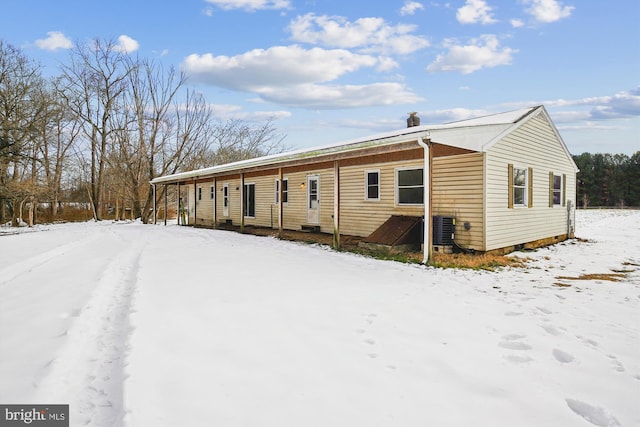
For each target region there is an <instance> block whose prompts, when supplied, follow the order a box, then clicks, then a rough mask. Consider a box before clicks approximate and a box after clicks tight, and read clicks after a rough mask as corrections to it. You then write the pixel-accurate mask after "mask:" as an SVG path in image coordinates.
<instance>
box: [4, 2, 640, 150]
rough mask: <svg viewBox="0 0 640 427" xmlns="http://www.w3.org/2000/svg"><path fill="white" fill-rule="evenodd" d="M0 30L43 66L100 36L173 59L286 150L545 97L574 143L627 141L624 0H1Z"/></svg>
mask: <svg viewBox="0 0 640 427" xmlns="http://www.w3.org/2000/svg"><path fill="white" fill-rule="evenodd" d="M0 5H1V6H2V7H1V9H0V10H1V11H2V13H0V38H2V39H3V40H4V41H5V42H8V43H10V44H12V45H14V46H16V47H18V48H21V49H22V51H23V52H24V53H25V54H26V55H27V56H28V57H30V58H32V59H34V60H37V61H39V62H40V63H41V64H42V65H43V66H44V67H45V73H46V74H51V75H53V74H56V73H57V69H56V67H57V64H59V63H61V62H66V61H67V60H68V57H69V49H70V48H71V47H72V45H73V44H74V43H84V42H87V41H89V40H90V39H92V38H101V39H112V40H115V41H118V43H120V45H121V47H122V49H123V50H125V51H127V52H130V53H131V54H134V55H140V56H141V57H146V58H153V59H156V60H157V61H160V62H162V63H163V64H166V65H174V66H176V67H179V68H180V69H183V70H184V71H185V72H187V73H188V75H189V76H190V80H189V86H190V88H192V89H195V90H197V91H200V92H202V93H204V94H205V96H206V98H207V100H208V101H209V102H210V103H211V105H212V107H213V109H214V111H215V112H216V115H217V116H218V117H219V118H220V119H222V120H225V119H229V118H237V119H242V120H246V121H250V122H253V121H262V120H265V119H266V118H271V119H273V124H274V126H275V127H276V128H277V129H278V131H279V132H280V133H282V134H284V135H286V136H287V137H286V143H287V145H288V146H289V147H291V148H303V147H309V146H315V145H322V144H327V143H333V142H339V141H342V140H348V139H351V138H356V137H361V136H366V135H370V134H375V133H379V132H384V131H390V130H396V129H399V128H402V127H405V126H406V121H405V120H406V117H407V114H408V113H409V112H411V111H416V112H418V115H419V116H420V117H421V120H422V124H430V123H444V122H449V121H454V120H460V119H465V118H469V117H474V116H479V115H484V114H491V113H496V112H502V111H508V110H513V109H517V108H522V107H528V106H533V105H538V104H544V105H545V106H546V107H547V109H548V110H549V113H550V115H551V117H552V119H553V120H554V122H555V123H556V126H557V127H558V129H559V130H560V133H561V135H562V137H563V139H564V140H565V142H566V144H567V146H568V147H569V150H570V151H571V152H572V153H573V154H580V153H582V152H592V153H595V152H609V153H625V154H632V153H634V152H635V151H638V150H640V28H639V22H638V19H639V17H640V2H639V1H637V0H612V1H602V0H580V1H578V0H513V1H504V0H457V1H448V2H443V1H426V0H425V1H417V0H398V1H395V0H385V1H371V0H367V1H364V0H300V1H298V0H181V1H177V0H174V1H166V0H165V1H156V2H152V1H135V0H126V1H123V0H111V1H109V2H108V3H103V2H97V1H89V0H84V1H80V0H56V1H49V0H0Z"/></svg>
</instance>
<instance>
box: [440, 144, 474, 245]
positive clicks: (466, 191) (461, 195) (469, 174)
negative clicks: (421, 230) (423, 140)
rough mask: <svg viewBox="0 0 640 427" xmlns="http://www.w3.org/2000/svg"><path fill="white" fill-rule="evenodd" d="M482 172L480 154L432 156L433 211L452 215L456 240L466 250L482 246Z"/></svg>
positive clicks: (443, 214)
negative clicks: (466, 226) (466, 224)
mask: <svg viewBox="0 0 640 427" xmlns="http://www.w3.org/2000/svg"><path fill="white" fill-rule="evenodd" d="M483 172H484V155H483V154H482V153H472V154H462V155H457V156H446V157H435V158H434V159H433V167H432V196H431V197H432V199H431V211H432V214H433V215H442V216H450V217H454V218H455V219H456V226H455V240H456V243H458V244H459V245H461V246H462V247H464V248H468V249H475V250H483V248H484V221H483V215H484V208H483V200H484V181H483ZM465 223H468V228H465V226H464V225H465Z"/></svg>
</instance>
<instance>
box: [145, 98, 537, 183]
mask: <svg viewBox="0 0 640 427" xmlns="http://www.w3.org/2000/svg"><path fill="white" fill-rule="evenodd" d="M535 111H544V107H542V106H535V107H530V108H524V109H520V110H514V111H508V112H504V113H499V114H492V115H488V116H483V117H477V118H472V119H468V120H461V121H456V122H451V123H445V124H439V125H421V126H413V127H409V128H404V129H400V130H396V131H392V132H386V133H381V134H377V135H372V136H367V137H362V138H356V139H352V140H348V141H341V142H338V143H334V144H329V145H324V146H321V147H314V148H304V149H300V150H295V151H289V152H286V153H280V154H273V155H269V156H263V157H257V158H254V159H248V160H241V161H238V162H233V163H227V164H224V165H217V166H212V167H208V168H203V169H197V170H192V171H187V172H181V173H176V174H172V175H165V176H161V177H157V178H155V179H153V180H152V181H151V184H161V183H168V182H178V181H184V180H190V179H195V178H199V177H206V176H212V175H216V174H220V173H226V172H233V171H241V170H243V169H247V168H254V167H260V166H269V165H273V166H275V165H278V164H281V163H286V162H289V161H293V160H301V159H306V158H309V159H311V158H317V157H322V156H327V155H331V154H338V153H348V152H350V151H357V150H362V149H365V148H373V147H382V146H386V145H392V144H399V143H402V142H409V141H412V140H419V139H422V138H429V139H430V140H431V141H432V142H435V143H439V144H444V145H449V146H452V147H457V148H464V149H467V150H471V151H478V152H483V151H486V150H487V149H488V148H489V147H490V146H491V145H492V143H493V142H495V141H496V140H498V139H499V138H500V137H502V136H503V135H504V134H506V133H509V132H511V131H512V130H513V129H514V128H515V127H517V126H518V125H519V123H521V122H522V121H523V119H524V118H526V117H528V116H531V115H532V113H533V112H535Z"/></svg>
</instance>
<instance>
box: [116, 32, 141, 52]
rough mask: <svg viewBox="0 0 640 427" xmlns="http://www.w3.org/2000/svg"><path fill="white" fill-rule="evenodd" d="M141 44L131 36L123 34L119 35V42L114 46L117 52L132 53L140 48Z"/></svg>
mask: <svg viewBox="0 0 640 427" xmlns="http://www.w3.org/2000/svg"><path fill="white" fill-rule="evenodd" d="M139 47H140V44H139V43H138V42H137V41H136V40H134V39H132V38H131V37H129V36H127V35H125V34H123V35H121V36H120V37H118V44H116V45H115V46H114V50H115V51H116V52H122V53H131V52H135V51H136V50H138V48H139Z"/></svg>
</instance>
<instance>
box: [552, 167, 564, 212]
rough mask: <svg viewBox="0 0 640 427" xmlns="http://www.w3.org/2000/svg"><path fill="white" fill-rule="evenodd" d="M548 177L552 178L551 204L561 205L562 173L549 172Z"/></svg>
mask: <svg viewBox="0 0 640 427" xmlns="http://www.w3.org/2000/svg"><path fill="white" fill-rule="evenodd" d="M549 178H551V179H552V182H551V185H550V186H549V187H551V201H552V206H562V184H563V182H562V181H563V179H562V175H558V174H555V173H551V174H549Z"/></svg>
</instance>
